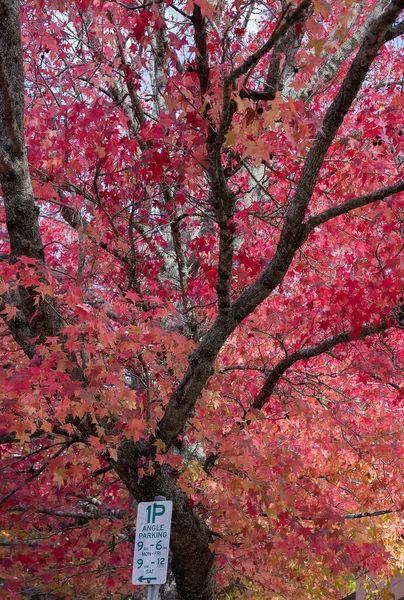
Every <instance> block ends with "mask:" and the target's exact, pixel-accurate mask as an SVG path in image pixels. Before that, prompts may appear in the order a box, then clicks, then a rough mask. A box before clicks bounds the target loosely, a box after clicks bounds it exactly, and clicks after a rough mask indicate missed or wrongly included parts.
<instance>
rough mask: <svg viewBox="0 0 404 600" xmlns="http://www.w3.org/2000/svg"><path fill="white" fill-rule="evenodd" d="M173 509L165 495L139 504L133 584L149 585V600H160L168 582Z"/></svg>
mask: <svg viewBox="0 0 404 600" xmlns="http://www.w3.org/2000/svg"><path fill="white" fill-rule="evenodd" d="M172 510H173V503H172V502H171V500H166V499H165V497H164V496H156V498H155V499H154V501H153V502H140V503H139V504H138V510H137V521H136V538H135V552H134V560H133V571H132V583H133V584H134V585H147V586H148V588H147V600H158V597H159V588H160V585H161V584H163V583H165V582H166V581H167V567H168V550H169V546H170V530H171V516H172Z"/></svg>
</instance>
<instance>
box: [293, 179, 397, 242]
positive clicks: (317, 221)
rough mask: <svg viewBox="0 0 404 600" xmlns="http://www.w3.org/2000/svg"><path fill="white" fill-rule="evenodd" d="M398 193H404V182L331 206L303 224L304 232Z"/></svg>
mask: <svg viewBox="0 0 404 600" xmlns="http://www.w3.org/2000/svg"><path fill="white" fill-rule="evenodd" d="M400 192H404V181H399V182H397V183H394V184H393V185H389V186H386V187H384V188H380V189H379V190H376V191H374V192H371V193H370V194H365V195H364V196H357V197H356V198H351V199H350V200H346V202H343V203H342V204H339V205H338V206H333V207H332V208H329V209H327V210H325V211H324V212H322V213H319V214H318V215H315V216H313V217H310V218H309V219H308V220H307V221H306V223H305V230H306V232H307V235H308V234H309V233H310V232H311V231H313V229H314V228H315V227H318V226H319V225H322V224H323V223H326V222H327V221H330V220H331V219H335V217H339V216H340V215H345V214H347V213H348V212H350V211H352V210H355V209H357V208H361V207H362V206H366V205H368V204H372V202H377V201H380V200H384V199H385V198H388V197H389V196H393V195H394V194H399V193H400Z"/></svg>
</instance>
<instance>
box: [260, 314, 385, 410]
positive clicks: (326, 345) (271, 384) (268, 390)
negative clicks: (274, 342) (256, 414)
mask: <svg viewBox="0 0 404 600" xmlns="http://www.w3.org/2000/svg"><path fill="white" fill-rule="evenodd" d="M388 327H389V325H387V324H386V323H382V324H380V325H378V326H376V327H375V326H373V325H366V326H365V327H363V328H362V329H361V331H360V332H359V334H358V335H355V332H353V331H346V332H342V333H337V334H336V335H333V336H332V337H330V338H328V339H326V340H323V341H322V342H319V343H318V344H316V345H315V346H308V347H307V348H301V349H300V350H296V352H293V353H292V354H289V356H286V357H285V358H284V359H283V360H281V361H280V362H278V364H277V365H276V367H274V368H273V369H272V371H271V372H270V373H269V375H268V377H267V379H266V381H265V383H264V385H263V386H262V388H261V390H260V391H259V393H258V395H257V397H256V399H255V400H254V402H253V404H252V407H253V408H258V409H261V408H263V406H264V404H265V402H266V401H267V400H268V398H270V396H271V395H272V393H273V391H274V389H275V386H276V384H277V383H278V381H279V380H280V379H281V378H282V376H283V375H284V373H285V372H286V371H287V370H288V369H290V367H292V366H293V365H294V364H296V363H297V362H299V361H301V360H308V359H309V358H314V357H315V356H320V355H321V354H324V353H325V352H329V351H330V350H331V349H332V348H335V346H338V345H339V344H344V343H347V342H351V341H352V340H355V339H359V340H363V339H364V338H366V337H368V336H370V335H373V334H375V333H380V332H381V331H385V330H386V329H388Z"/></svg>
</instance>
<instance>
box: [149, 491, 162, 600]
mask: <svg viewBox="0 0 404 600" xmlns="http://www.w3.org/2000/svg"><path fill="white" fill-rule="evenodd" d="M154 500H155V501H156V502H158V501H160V502H164V500H167V498H166V497H165V496H155V497H154ZM159 592H160V586H159V585H148V586H147V600H159V596H160V594H159Z"/></svg>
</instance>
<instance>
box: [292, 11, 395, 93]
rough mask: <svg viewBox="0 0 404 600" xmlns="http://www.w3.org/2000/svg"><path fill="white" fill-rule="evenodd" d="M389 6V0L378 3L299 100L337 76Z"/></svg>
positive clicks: (317, 74)
mask: <svg viewBox="0 0 404 600" xmlns="http://www.w3.org/2000/svg"><path fill="white" fill-rule="evenodd" d="M387 4H388V0H379V1H378V2H377V3H376V5H375V7H374V8H373V10H372V12H371V13H370V14H369V16H368V18H367V19H366V21H365V22H364V23H363V25H362V26H361V27H359V29H357V30H356V31H355V32H354V33H353V34H352V35H351V36H350V37H349V38H348V39H347V40H345V42H344V43H343V44H342V45H341V46H340V47H339V48H338V50H337V51H336V52H335V53H334V54H333V55H332V56H330V57H329V59H328V60H327V61H326V63H325V65H324V66H323V67H322V68H321V69H319V71H318V72H317V73H316V75H314V76H313V77H312V78H311V79H310V83H309V85H308V87H307V88H304V89H302V90H301V91H300V92H298V93H297V94H296V97H297V98H299V99H306V98H309V96H310V95H311V94H312V92H313V91H314V90H315V89H316V87H317V85H318V84H323V85H324V84H326V83H328V82H329V81H330V80H331V79H332V78H333V77H334V76H335V75H336V74H337V72H338V70H339V68H340V67H341V65H342V64H343V63H344V61H345V60H346V59H347V58H348V57H349V56H350V55H351V54H352V52H354V51H355V50H356V49H357V48H358V47H359V46H360V45H361V44H362V43H363V41H364V39H365V37H366V35H367V33H368V32H369V30H370V28H371V27H372V26H373V23H374V22H375V21H376V19H378V18H379V17H380V15H381V13H382V11H383V10H384V9H385V8H386V6H387Z"/></svg>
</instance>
